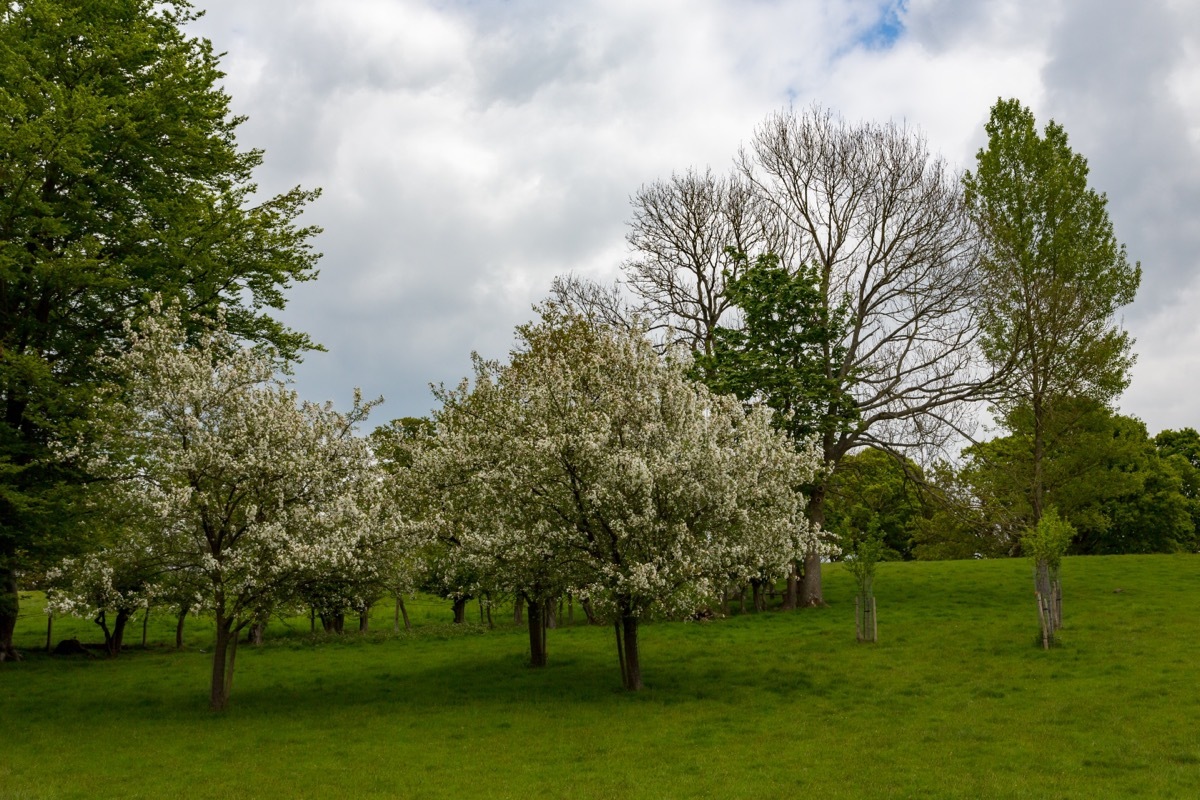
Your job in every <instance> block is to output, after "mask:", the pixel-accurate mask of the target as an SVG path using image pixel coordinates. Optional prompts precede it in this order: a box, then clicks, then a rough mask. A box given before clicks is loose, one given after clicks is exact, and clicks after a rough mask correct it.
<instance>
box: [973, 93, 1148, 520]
mask: <svg viewBox="0 0 1200 800" xmlns="http://www.w3.org/2000/svg"><path fill="white" fill-rule="evenodd" d="M986 130H987V134H988V144H987V147H986V148H984V149H982V150H980V151H979V154H978V156H977V166H976V170H975V172H974V173H971V172H968V173H967V174H966V175H965V176H964V180H963V185H964V187H965V190H966V199H967V203H968V205H969V207H970V209H971V212H972V214H973V215H974V217H975V220H976V222H977V223H978V225H979V227H980V229H981V230H982V232H983V236H984V239H985V247H984V252H983V258H982V263H981V270H982V275H981V279H982V284H983V287H984V294H983V298H982V300H981V309H980V323H981V325H982V326H983V339H982V341H983V346H984V351H985V353H986V355H987V357H988V358H989V359H990V360H991V361H992V362H993V364H1008V365H1009V370H1010V372H1009V375H1010V379H1011V380H1010V381H1009V384H1008V387H1007V390H1006V392H1005V393H1004V394H1003V396H1002V397H1001V398H1000V399H999V401H998V402H997V403H996V405H997V410H998V411H999V412H1000V416H1001V417H1005V416H1009V415H1011V414H1012V413H1013V411H1014V410H1016V409H1018V408H1022V407H1026V408H1028V410H1029V413H1030V414H1031V415H1032V419H1031V425H1030V429H1031V436H1032V453H1031V459H1030V462H1029V474H1028V475H1027V476H1026V486H1027V487H1028V492H1029V504H1030V507H1031V510H1032V525H1033V526H1036V525H1037V523H1038V521H1039V520H1040V519H1041V516H1042V513H1043V511H1044V509H1045V508H1046V507H1047V506H1048V505H1049V502H1048V500H1047V497H1046V479H1045V467H1046V454H1047V452H1048V449H1049V445H1050V442H1048V436H1049V435H1050V432H1051V431H1052V430H1054V429H1056V428H1062V427H1063V425H1062V422H1063V421H1062V420H1059V419H1056V415H1061V414H1069V413H1071V409H1073V408H1078V407H1079V404H1078V403H1074V402H1072V401H1073V400H1075V399H1077V398H1085V399H1089V400H1093V401H1095V402H1098V403H1101V404H1103V405H1105V406H1111V405H1112V403H1113V402H1114V401H1115V400H1116V398H1117V397H1118V396H1119V395H1120V393H1121V392H1122V391H1123V390H1124V389H1125V387H1126V386H1127V385H1128V384H1129V369H1130V367H1131V366H1132V364H1133V361H1134V355H1133V350H1132V345H1133V342H1132V339H1131V338H1130V337H1129V334H1128V333H1127V332H1126V331H1124V330H1122V329H1121V327H1120V326H1119V325H1118V324H1117V323H1116V321H1115V320H1114V315H1115V313H1116V311H1117V309H1118V308H1120V307H1121V306H1124V305H1126V304H1128V303H1131V302H1133V298H1134V295H1135V294H1136V292H1137V288H1138V284H1139V283H1140V282H1141V275H1142V271H1141V265H1140V264H1132V265H1131V264H1130V263H1129V260H1128V258H1127V256H1126V253H1125V247H1124V245H1122V244H1120V243H1118V242H1117V239H1116V237H1115V236H1114V235H1113V226H1112V222H1111V221H1110V220H1109V218H1108V208H1107V204H1108V200H1107V198H1106V197H1105V196H1104V195H1103V194H1100V193H1097V192H1096V191H1095V190H1094V189H1091V188H1090V187H1089V186H1088V166H1087V160H1086V159H1084V157H1083V156H1081V155H1079V154H1078V153H1075V152H1073V151H1072V150H1071V148H1070V146H1069V145H1068V143H1067V133H1066V131H1065V130H1064V129H1063V127H1062V126H1061V125H1059V124H1058V123H1056V122H1054V121H1053V120H1051V121H1050V122H1049V123H1047V125H1046V127H1045V130H1044V132H1043V133H1040V134H1039V133H1038V130H1037V124H1036V121H1035V119H1034V116H1033V112H1031V111H1030V110H1029V109H1028V108H1027V107H1025V106H1023V105H1021V103H1020V102H1019V101H1017V100H1015V99H1011V100H999V101H998V102H997V103H996V105H995V106H994V107H993V108H992V112H991V118H990V119H989V120H988V123H987V126H986ZM1068 427H1069V426H1068Z"/></svg>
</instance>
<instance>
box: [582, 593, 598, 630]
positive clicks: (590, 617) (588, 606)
mask: <svg viewBox="0 0 1200 800" xmlns="http://www.w3.org/2000/svg"><path fill="white" fill-rule="evenodd" d="M579 605H581V606H583V613H584V615H585V616H587V621H588V625H599V624H600V618H599V617H597V616H596V610H595V609H594V608H592V601H591V600H587V599H584V600H580V601H579Z"/></svg>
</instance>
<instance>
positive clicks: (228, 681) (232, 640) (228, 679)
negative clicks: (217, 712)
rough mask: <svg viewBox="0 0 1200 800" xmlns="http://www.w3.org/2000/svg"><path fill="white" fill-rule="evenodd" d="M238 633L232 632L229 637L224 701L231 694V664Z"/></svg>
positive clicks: (227, 699) (235, 652)
mask: <svg viewBox="0 0 1200 800" xmlns="http://www.w3.org/2000/svg"><path fill="white" fill-rule="evenodd" d="M237 635H238V632H237V630H234V632H233V635H232V636H230V637H229V666H228V667H226V668H225V701H226V702H228V701H229V696H230V695H232V694H233V662H234V659H236V658H237V648H238V636H237Z"/></svg>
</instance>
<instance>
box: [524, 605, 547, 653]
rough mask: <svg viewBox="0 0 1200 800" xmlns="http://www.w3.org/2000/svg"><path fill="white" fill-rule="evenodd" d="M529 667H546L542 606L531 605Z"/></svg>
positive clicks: (529, 615)
mask: <svg viewBox="0 0 1200 800" xmlns="http://www.w3.org/2000/svg"><path fill="white" fill-rule="evenodd" d="M527 616H528V617H529V666H531V667H535V668H539V667H544V666H546V627H545V625H543V624H542V623H543V620H542V604H541V603H535V602H533V601H530V603H529V614H528V615H527Z"/></svg>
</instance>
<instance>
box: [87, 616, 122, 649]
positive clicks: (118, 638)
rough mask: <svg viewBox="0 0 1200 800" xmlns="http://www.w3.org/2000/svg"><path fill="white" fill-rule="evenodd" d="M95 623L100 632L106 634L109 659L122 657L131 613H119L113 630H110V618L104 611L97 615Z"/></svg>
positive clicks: (105, 641) (105, 645) (105, 646)
mask: <svg viewBox="0 0 1200 800" xmlns="http://www.w3.org/2000/svg"><path fill="white" fill-rule="evenodd" d="M93 622H95V623H96V624H97V625H99V626H100V630H102V631H103V632H104V652H105V653H106V654H107V655H108V657H109V658H116V657H117V656H119V655H121V646H122V644H123V642H124V639H125V625H126V623H128V622H129V612H128V611H118V612H117V620H116V622H114V623H113V627H112V630H109V628H108V617H107V615H106V614H105V612H103V611H101V612H100V613H99V614H97V615H96V618H95V619H94V620H93Z"/></svg>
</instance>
